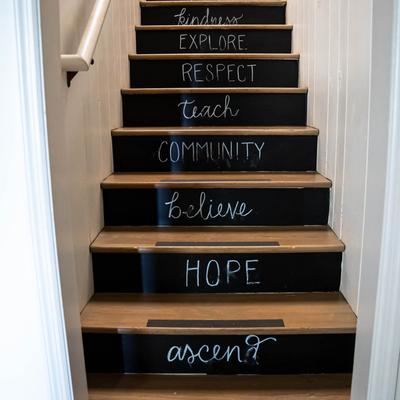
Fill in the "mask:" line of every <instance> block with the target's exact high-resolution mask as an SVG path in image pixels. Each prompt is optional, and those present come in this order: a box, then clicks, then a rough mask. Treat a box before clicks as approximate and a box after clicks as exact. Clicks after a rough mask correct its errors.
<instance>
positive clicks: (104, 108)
mask: <svg viewBox="0 0 400 400" xmlns="http://www.w3.org/2000/svg"><path fill="white" fill-rule="evenodd" d="M93 4H94V0H68V1H65V0H60V2H59V6H60V8H59V9H60V32H61V34H60V38H61V43H60V46H61V52H62V53H74V52H76V49H77V48H78V45H79V41H80V39H81V36H82V32H83V30H84V28H85V26H86V23H87V20H88V17H89V15H90V12H91V10H92V7H93ZM135 6H136V4H135V2H134V0H113V1H111V5H110V9H109V11H108V14H107V17H106V21H105V24H104V26H103V30H102V32H101V36H100V39H99V42H98V45H97V49H96V52H95V56H94V60H95V64H94V65H93V66H92V67H91V68H90V70H89V71H88V72H81V73H79V74H78V75H77V76H76V77H75V78H74V79H73V81H72V83H71V87H70V88H67V86H66V84H65V82H63V84H62V91H63V93H62V98H63V104H62V107H63V116H64V120H63V121H60V123H62V124H63V128H64V129H65V134H66V137H67V140H66V141H67V143H66V145H67V146H66V148H65V157H66V158H67V164H68V165H69V171H68V174H67V175H66V176H65V179H70V181H71V182H70V188H71V190H70V193H68V194H66V201H70V203H71V209H72V211H73V212H72V213H71V214H72V216H71V225H72V237H73V246H74V259H75V268H76V278H77V282H78V291H79V301H80V306H81V308H82V307H83V306H84V305H85V304H86V303H87V301H88V299H89V298H90V296H91V295H92V293H93V288H92V285H93V284H92V274H91V261H90V254H89V244H90V243H91V241H92V240H93V239H94V238H95V237H96V236H97V234H98V233H99V231H100V229H101V228H102V226H103V220H102V205H101V191H100V182H101V180H103V179H104V178H105V177H106V176H107V175H109V174H110V173H111V172H112V152H111V133H110V130H111V129H112V128H116V127H119V126H121V95H120V90H121V88H126V87H128V85H129V75H128V66H129V64H128V53H129V52H132V51H133V50H134V30H133V26H134V18H135V14H136V11H135V10H136V8H135ZM62 79H63V80H64V77H62Z"/></svg>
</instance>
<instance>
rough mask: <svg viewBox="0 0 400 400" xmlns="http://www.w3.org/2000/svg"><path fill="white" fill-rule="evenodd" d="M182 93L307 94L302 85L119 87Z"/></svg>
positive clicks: (142, 91) (128, 91)
mask: <svg viewBox="0 0 400 400" xmlns="http://www.w3.org/2000/svg"><path fill="white" fill-rule="evenodd" d="M178 93H181V94H184V93H197V94H201V93H217V94H218V93H228V94H234V93H240V94H257V93H259V94H307V93H308V88H304V87H300V88H297V87H272V88H271V87H270V88H260V87H239V88H237V87H234V88H227V87H201V88H192V87H189V88H179V87H177V88H140V89H136V88H128V89H121V94H123V95H135V94H178Z"/></svg>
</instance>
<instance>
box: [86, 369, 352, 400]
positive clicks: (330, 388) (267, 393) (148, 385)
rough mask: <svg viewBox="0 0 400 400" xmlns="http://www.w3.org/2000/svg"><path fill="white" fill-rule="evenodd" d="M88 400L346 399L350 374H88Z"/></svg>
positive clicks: (348, 396) (347, 399)
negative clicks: (270, 375) (271, 375)
mask: <svg viewBox="0 0 400 400" xmlns="http://www.w3.org/2000/svg"><path fill="white" fill-rule="evenodd" d="M88 381H89V399H90V400H134V399H142V400H168V399H176V400H200V399H201V400H224V399H225V400H228V399H229V400H261V399H263V400H272V399H274V400H278V399H281V400H310V399H314V400H349V399H350V386H351V375H350V374H344V375H342V374H339V375H295V376H282V375H281V376H273V377H268V376H234V377H232V376H231V377H229V376H190V375H187V376H173V375H119V374H110V375H108V374H92V375H89V376H88Z"/></svg>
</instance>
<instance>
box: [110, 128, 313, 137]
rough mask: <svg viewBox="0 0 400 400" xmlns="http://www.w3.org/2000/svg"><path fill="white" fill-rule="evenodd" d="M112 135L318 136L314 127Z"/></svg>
mask: <svg viewBox="0 0 400 400" xmlns="http://www.w3.org/2000/svg"><path fill="white" fill-rule="evenodd" d="M111 135H112V136H113V137H121V136H232V135H238V136H318V135H319V130H318V129H317V128H314V127H308V126H305V127H286V128H285V127H265V128H260V127H259V126H258V127H243V128H241V127H232V128H225V127H224V128H221V127H193V128H191V127H166V128H157V127H154V128H142V127H140V128H115V129H112V131H111Z"/></svg>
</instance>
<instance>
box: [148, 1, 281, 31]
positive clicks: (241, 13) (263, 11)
mask: <svg viewBox="0 0 400 400" xmlns="http://www.w3.org/2000/svg"><path fill="white" fill-rule="evenodd" d="M285 22H286V5H283V6H262V5H260V6H250V5H243V4H238V5H235V6H232V5H229V6H223V5H217V6H214V5H207V6H199V5H196V4H193V5H192V6H189V5H187V4H185V5H184V6H179V5H173V6H158V7H155V6H150V5H146V6H144V5H142V7H141V24H142V25H178V24H190V25H207V24H208V25H210V24H219V25H222V24H229V23H231V24H232V25H233V26H234V25H237V24H240V25H241V24H246V25H248V24H284V23H285Z"/></svg>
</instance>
